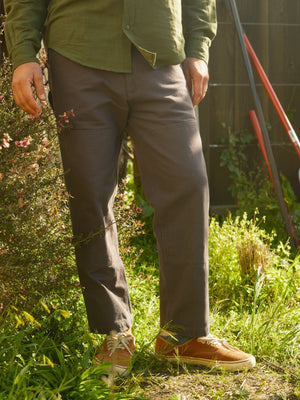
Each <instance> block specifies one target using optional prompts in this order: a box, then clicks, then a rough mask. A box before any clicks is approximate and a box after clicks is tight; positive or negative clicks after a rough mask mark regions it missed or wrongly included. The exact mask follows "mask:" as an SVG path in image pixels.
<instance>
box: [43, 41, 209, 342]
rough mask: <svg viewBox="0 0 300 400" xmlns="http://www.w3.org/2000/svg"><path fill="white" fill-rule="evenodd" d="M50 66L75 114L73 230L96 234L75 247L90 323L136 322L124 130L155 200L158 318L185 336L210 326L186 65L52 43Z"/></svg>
mask: <svg viewBox="0 0 300 400" xmlns="http://www.w3.org/2000/svg"><path fill="white" fill-rule="evenodd" d="M95 51H96V50H95ZM49 65H50V67H49V72H50V85H51V92H52V97H53V104H54V110H55V114H56V115H57V116H58V115H62V114H63V113H64V112H65V111H67V110H71V109H73V110H74V113H75V117H74V118H73V119H72V121H71V127H69V128H66V129H63V130H62V131H61V132H60V133H59V139H60V146H61V154H62V160H63V166H64V171H65V180H66V186H67V189H68V191H69V193H70V210H71V218H72V225H73V232H74V235H75V237H81V238H85V237H88V238H89V239H88V240H86V241H83V242H82V243H81V244H80V245H77V246H76V247H75V252H76V261H77V266H78V272H79V277H80V282H81V285H82V287H83V294H84V299H85V304H86V309H87V316H88V321H89V326H90V329H91V331H92V332H98V333H108V332H109V331H111V330H116V331H125V330H127V329H128V328H130V327H131V325H132V322H133V321H132V315H131V306H130V299H129V293H128V286H127V282H126V277H125V271H124V266H123V264H122V261H121V260H120V257H119V252H118V239H117V232H116V225H115V224H114V223H112V222H113V221H114V217H113V212H112V207H113V201H114V196H115V194H116V188H117V173H118V171H117V168H118V156H119V151H120V145H121V140H122V134H123V132H124V131H127V132H128V134H129V135H130V137H131V138H132V140H133V144H134V148H135V151H136V155H137V159H138V163H139V168H140V173H141V178H142V183H143V188H144V192H145V195H146V197H147V199H148V200H149V202H150V203H151V205H152V206H153V207H154V222H153V224H154V232H155V235H156V239H157V243H158V252H159V262H160V319H161V321H160V322H161V326H162V327H163V326H165V324H168V323H171V324H172V325H175V326H177V327H178V326H179V327H181V328H182V333H184V334H186V335H189V336H204V335H207V334H208V313H209V312H208V254H207V253H208V251H207V245H208V238H207V235H208V201H209V200H208V183H207V174H206V167H205V162H204V158H203V153H202V145H201V139H200V134H199V129H198V124H197V120H196V118H195V114H194V110H193V107H192V103H191V99H190V96H189V93H188V90H187V86H186V82H185V78H184V75H183V72H182V69H181V66H180V65H175V66H166V67H162V68H160V69H158V70H153V69H152V68H151V67H150V66H149V65H148V64H147V62H146V61H145V60H144V58H143V57H142V56H141V55H140V54H139V53H138V51H137V50H134V49H133V51H132V73H116V72H110V71H103V70H98V69H93V68H88V67H84V66H82V65H79V64H77V63H74V62H72V61H71V60H69V59H67V58H65V57H63V56H61V55H60V54H58V53H57V52H55V51H53V50H50V51H49ZM96 232H101V233H100V234H95V233H96Z"/></svg>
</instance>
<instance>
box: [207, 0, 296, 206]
mask: <svg viewBox="0 0 300 400" xmlns="http://www.w3.org/2000/svg"><path fill="white" fill-rule="evenodd" d="M236 3H237V7H238V10H239V14H240V19H241V22H242V25H243V28H244V31H245V33H246V34H247V36H248V38H249V40H250V42H251V44H252V46H253V48H254V49H255V52H256V54H257V56H258V58H259V59H260V62H261V64H262V66H263V68H264V70H265V72H266V74H267V75H268V77H269V79H270V81H271V83H272V85H273V88H274V90H275V92H276V93H277V96H278V98H279V100H280V102H281V104H282V106H283V108H284V109H285V111H286V112H288V113H289V115H292V114H294V115H293V119H292V125H293V127H294V129H295V131H296V132H297V133H298V136H299V135H300V107H299V106H300V104H299V102H300V96H299V91H300V52H299V51H298V50H297V48H298V43H299V40H300V22H299V21H300V2H299V0H264V1H261V0H236ZM217 12H218V20H219V26H218V35H217V38H216V39H215V41H214V42H213V45H212V49H211V56H210V87H209V91H208V94H207V98H206V99H205V100H204V101H203V102H202V104H201V105H200V107H199V118H200V123H201V135H202V141H203V148H204V154H205V158H206V161H207V166H208V174H209V181H210V188H211V208H212V210H214V209H217V208H219V207H220V206H221V208H226V207H227V206H229V205H232V204H234V199H232V197H231V195H230V194H229V192H228V189H227V187H228V184H229V182H230V180H229V176H228V172H227V170H226V168H221V167H220V166H219V158H220V152H221V151H222V147H220V146H219V140H220V138H222V137H223V136H224V135H225V134H226V131H225V130H224V128H222V126H221V124H222V123H225V124H226V125H227V126H230V127H231V129H232V130H233V131H235V130H244V129H248V130H251V131H253V129H252V125H251V122H250V119H249V117H248V112H249V110H250V109H253V108H255V106H254V102H253V99H252V94H251V90H250V86H249V80H248V75H247V72H246V68H245V66H244V61H243V56H242V52H241V49H240V44H239V41H238V37H237V33H236V31H235V26H234V23H233V18H232V15H231V9H230V6H229V3H228V0H217ZM254 76H255V81H256V84H257V89H258V94H259V97H260V100H261V103H262V107H263V112H264V116H265V119H266V121H267V122H268V123H269V124H270V126H271V128H272V129H271V132H270V138H271V143H272V148H273V152H274V156H275V160H276V164H277V167H278V169H279V171H280V172H282V173H283V174H284V175H285V176H286V177H287V178H288V179H289V181H290V182H291V184H292V186H293V189H294V191H295V193H296V195H297V198H298V200H299V201H300V184H299V180H298V169H299V168H300V162H299V159H298V157H297V156H296V154H295V152H294V150H293V147H292V146H291V144H290V141H289V139H288V136H287V134H286V133H285V131H284V128H283V127H282V125H281V123H280V120H279V118H278V116H277V114H276V112H275V111H274V109H273V106H272V104H271V102H270V100H269V98H268V96H267V94H266V93H265V90H264V89H263V86H262V84H261V82H260V80H259V78H258V76H257V74H256V72H255V70H254ZM247 155H248V157H249V159H250V160H252V161H253V162H254V163H255V164H258V165H260V166H262V168H264V163H263V159H262V157H261V156H260V150H259V148H258V145H257V144H255V145H251V146H249V147H248V148H247Z"/></svg>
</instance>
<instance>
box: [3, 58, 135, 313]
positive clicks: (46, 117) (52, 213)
mask: <svg viewBox="0 0 300 400" xmlns="http://www.w3.org/2000/svg"><path fill="white" fill-rule="evenodd" d="M10 76H11V66H10V64H9V62H8V61H7V60H5V62H4V65H3V67H2V69H1V72H0V121H1V122H0V160H1V162H0V197H1V204H0V221H1V223H0V309H1V308H3V307H4V306H5V305H6V304H8V303H12V304H20V303H27V305H28V307H31V306H32V304H33V303H35V302H36V301H37V300H38V299H39V298H40V297H45V296H47V295H50V294H51V293H52V292H55V293H57V294H59V295H61V296H69V295H70V290H69V289H70V288H75V290H76V288H77V291H79V288H78V286H79V282H78V278H77V272H76V267H75V261H74V256H73V248H72V246H71V242H72V233H71V224H70V220H69V210H68V195H67V193H66V190H65V184H64V179H63V171H62V168H61V163H60V158H59V151H58V148H59V146H58V140H57V135H56V132H57V128H56V123H55V120H54V116H53V113H52V111H51V109H50V108H49V107H47V106H43V113H42V115H41V118H40V119H33V118H32V117H30V116H29V115H27V114H25V113H24V112H23V111H21V110H20V109H19V108H18V107H17V106H16V105H15V103H14V101H13V96H12V91H11V85H10ZM72 115H73V112H72V110H71V111H66V113H65V114H64V115H62V116H61V121H59V123H58V129H60V128H61V126H64V125H65V124H67V123H68V121H69V117H70V116H72ZM115 213H116V219H117V220H120V221H119V224H118V225H119V228H120V241H121V243H120V250H121V254H123V255H124V256H125V257H126V256H131V254H132V248H131V247H130V246H129V242H130V237H131V235H132V234H133V233H134V232H136V231H139V230H140V223H139V222H138V221H137V220H135V207H134V206H128V205H125V203H124V200H123V198H122V196H119V197H117V201H116V207H115Z"/></svg>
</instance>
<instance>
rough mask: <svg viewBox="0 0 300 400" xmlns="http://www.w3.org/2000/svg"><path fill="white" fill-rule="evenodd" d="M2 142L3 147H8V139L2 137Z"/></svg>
mask: <svg viewBox="0 0 300 400" xmlns="http://www.w3.org/2000/svg"><path fill="white" fill-rule="evenodd" d="M2 143H3V147H4V148H5V149H8V148H9V146H10V144H9V140H7V139H3V141H2Z"/></svg>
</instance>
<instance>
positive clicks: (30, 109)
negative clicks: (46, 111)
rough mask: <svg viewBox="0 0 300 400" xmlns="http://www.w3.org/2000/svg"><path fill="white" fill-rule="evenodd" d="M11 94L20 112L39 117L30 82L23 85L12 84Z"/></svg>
mask: <svg viewBox="0 0 300 400" xmlns="http://www.w3.org/2000/svg"><path fill="white" fill-rule="evenodd" d="M13 93H14V98H15V102H16V103H17V105H18V106H19V107H20V108H21V109H22V110H24V111H25V112H27V113H28V114H32V115H34V116H35V117H39V115H40V113H41V108H40V106H39V105H38V104H37V102H36V101H35V98H34V96H33V93H32V88H31V84H30V82H26V84H23V85H20V84H13Z"/></svg>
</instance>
